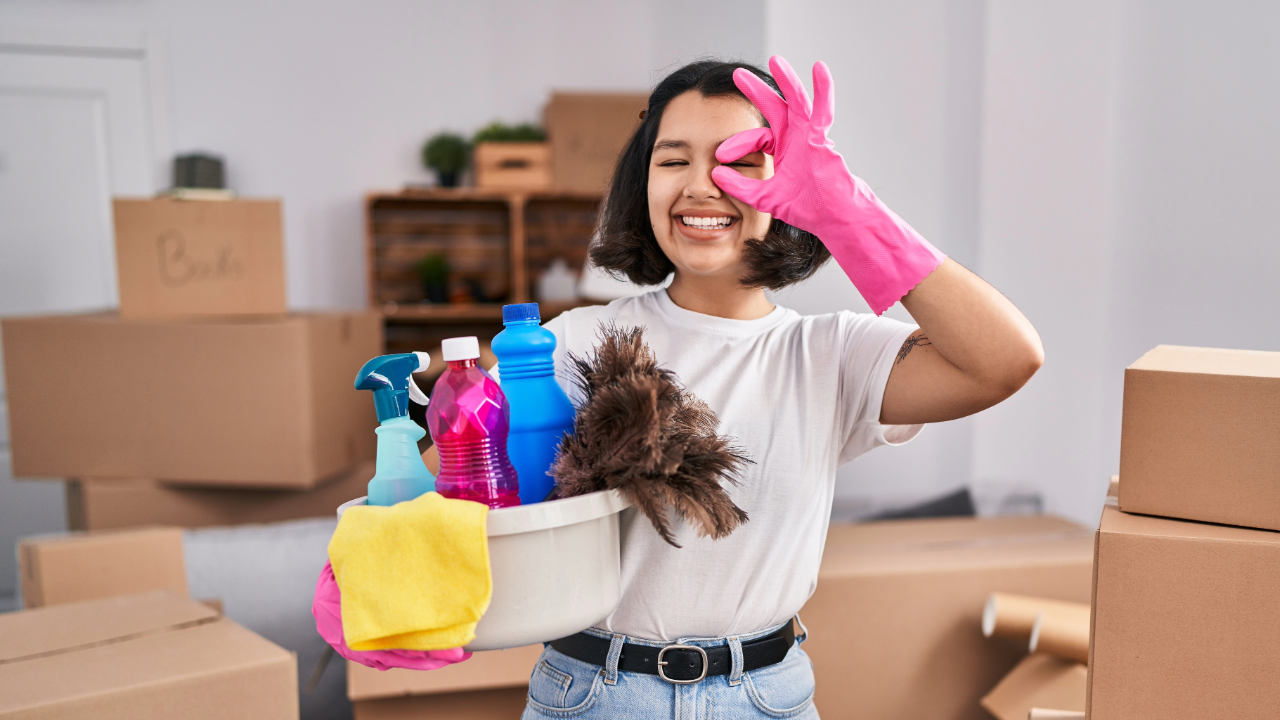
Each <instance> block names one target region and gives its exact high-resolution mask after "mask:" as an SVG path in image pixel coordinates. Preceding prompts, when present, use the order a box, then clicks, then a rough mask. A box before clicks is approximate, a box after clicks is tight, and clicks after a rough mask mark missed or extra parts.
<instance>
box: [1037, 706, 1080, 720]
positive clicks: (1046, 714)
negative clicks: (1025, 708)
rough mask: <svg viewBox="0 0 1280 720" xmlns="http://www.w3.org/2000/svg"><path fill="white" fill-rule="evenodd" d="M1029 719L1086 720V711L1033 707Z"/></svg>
mask: <svg viewBox="0 0 1280 720" xmlns="http://www.w3.org/2000/svg"><path fill="white" fill-rule="evenodd" d="M1027 720H1084V713H1083V712H1080V711H1078V710H1044V709H1042V708H1031V712H1029V713H1027Z"/></svg>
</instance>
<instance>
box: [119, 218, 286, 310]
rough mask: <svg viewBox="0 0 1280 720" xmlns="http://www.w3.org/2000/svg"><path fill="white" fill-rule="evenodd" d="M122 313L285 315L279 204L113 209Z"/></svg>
mask: <svg viewBox="0 0 1280 720" xmlns="http://www.w3.org/2000/svg"><path fill="white" fill-rule="evenodd" d="M114 207H115V228H116V270H117V272H118V275H119V278H120V314H121V315H122V316H124V317H128V318H147V317H174V316H190V315H242V314H283V313H285V312H287V310H288V307H287V305H286V300H285V290H284V231H283V225H282V223H281V219H280V201H279V200H231V201H226V202H201V201H185V200H175V199H173V198H157V199H145V200H144V199H123V198H117V199H116V201H115V203H114Z"/></svg>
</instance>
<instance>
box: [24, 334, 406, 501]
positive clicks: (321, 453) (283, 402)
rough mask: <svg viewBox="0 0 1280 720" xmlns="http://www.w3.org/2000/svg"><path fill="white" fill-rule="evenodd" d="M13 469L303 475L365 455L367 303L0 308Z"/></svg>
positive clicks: (240, 477)
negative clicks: (168, 312) (168, 314)
mask: <svg viewBox="0 0 1280 720" xmlns="http://www.w3.org/2000/svg"><path fill="white" fill-rule="evenodd" d="M3 335H4V363H5V377H6V382H7V384H8V393H9V398H8V399H9V426H10V435H11V443H12V459H13V474H14V476H15V477H58V478H65V477H147V478H164V479H165V480H166V481H168V482H184V483H192V484H205V485H222V486H249V487H279V488H309V487H313V486H315V485H316V484H317V483H318V482H319V481H320V480H321V479H322V478H325V477H328V476H331V475H334V474H335V473H338V472H340V471H342V470H344V469H346V468H348V467H350V466H352V465H354V464H355V463H357V462H360V461H362V460H371V459H373V457H374V449H375V442H376V436H375V435H374V432H373V431H374V429H375V428H376V427H377V424H378V423H377V417H376V415H375V414H374V410H373V401H372V399H371V398H370V397H369V393H367V392H363V391H360V390H356V389H354V387H353V382H354V379H355V376H356V373H357V372H358V371H359V370H360V367H361V365H363V364H364V363H365V362H366V361H367V360H368V359H369V358H371V357H374V356H376V355H378V354H380V353H381V352H382V318H381V317H380V316H379V315H377V314H375V313H368V312H359V313H315V314H299V315H289V316H279V317H273V318H221V319H202V320H192V321H178V320H124V319H121V318H119V317H117V316H115V315H109V314H92V315H62V316H49V317H27V318H6V319H4V320H3Z"/></svg>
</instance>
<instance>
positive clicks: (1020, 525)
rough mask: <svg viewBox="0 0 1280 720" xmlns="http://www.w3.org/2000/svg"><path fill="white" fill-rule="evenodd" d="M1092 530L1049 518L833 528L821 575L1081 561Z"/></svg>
mask: <svg viewBox="0 0 1280 720" xmlns="http://www.w3.org/2000/svg"><path fill="white" fill-rule="evenodd" d="M1092 554H1093V531H1091V530H1089V529H1088V528H1085V527H1083V526H1081V525H1077V524H1075V523H1073V522H1071V521H1069V520H1064V519H1062V518H1058V517H1052V516H1047V515H1025V516H1008V517H991V518H938V519H925V520H890V521H883V522H871V523H860V524H855V525H832V526H831V529H830V530H829V532H828V534H827V544H826V547H825V549H824V550H823V554H822V568H821V571H820V576H822V575H832V574H836V575H845V576H847V575H862V574H883V573H894V572H923V571H930V570H938V569H944V570H959V569H965V568H976V567H991V566H1018V565H1046V564H1052V563H1055V562H1061V563H1064V564H1068V563H1075V562H1078V561H1079V559H1080V558H1081V557H1092Z"/></svg>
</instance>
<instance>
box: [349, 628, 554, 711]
mask: <svg viewBox="0 0 1280 720" xmlns="http://www.w3.org/2000/svg"><path fill="white" fill-rule="evenodd" d="M541 655H542V645H527V646H525V647H520V648H512V649H510V650H490V651H487V652H478V653H475V654H474V655H472V656H471V659H470V660H467V661H466V662H463V663H458V664H457V665H449V666H448V667H443V668H440V669H439V670H432V671H431V672H415V671H413V670H400V669H393V670H387V671H385V672H384V671H380V670H374V669H373V668H368V667H365V666H364V665H361V664H359V663H354V662H350V661H348V662H347V697H349V698H351V702H352V706H353V707H354V709H355V718H356V720H393V719H396V720H398V719H399V718H418V717H431V718H495V719H496V718H516V717H519V716H520V713H521V712H522V711H523V710H524V705H525V696H526V695H527V694H528V688H529V676H530V675H532V674H533V666H534V665H536V664H537V663H538V658H539V657H540V656H541Z"/></svg>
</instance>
